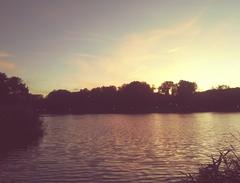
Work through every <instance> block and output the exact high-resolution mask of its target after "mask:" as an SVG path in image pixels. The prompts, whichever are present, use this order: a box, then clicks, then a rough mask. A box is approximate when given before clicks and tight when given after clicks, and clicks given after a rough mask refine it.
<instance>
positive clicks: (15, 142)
mask: <svg viewBox="0 0 240 183" xmlns="http://www.w3.org/2000/svg"><path fill="white" fill-rule="evenodd" d="M42 135H43V128H42V122H41V120H40V119H39V116H38V114H37V113H35V112H34V111H33V110H32V109H30V108H22V107H15V108H13V107H10V108H2V109H0V144H1V148H3V149H6V150H7V149H9V148H14V147H16V146H20V145H25V144H29V143H31V142H34V141H36V140H38V139H39V137H41V136H42Z"/></svg>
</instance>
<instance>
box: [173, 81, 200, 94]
mask: <svg viewBox="0 0 240 183" xmlns="http://www.w3.org/2000/svg"><path fill="white" fill-rule="evenodd" d="M196 90H197V84H196V83H195V82H190V81H185V80H180V81H179V83H178V84H177V95H178V96H191V95H192V94H194V93H195V92H196Z"/></svg>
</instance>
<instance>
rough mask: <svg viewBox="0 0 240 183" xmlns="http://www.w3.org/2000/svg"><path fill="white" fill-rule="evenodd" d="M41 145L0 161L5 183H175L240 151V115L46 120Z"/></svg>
mask: <svg viewBox="0 0 240 183" xmlns="http://www.w3.org/2000/svg"><path fill="white" fill-rule="evenodd" d="M43 120H44V124H45V125H46V135H45V136H44V137H43V139H42V140H41V141H40V142H39V144H38V145H35V146H31V147H28V148H23V149H21V148H19V149H16V150H14V151H12V152H9V153H8V154H7V155H5V156H4V157H1V159H0V180H1V181H0V182H17V183H21V182H22V183H28V182H33V183H43V182H44V183H54V182H74V183H79V182H84V183H89V182H101V183H108V182H136V183H141V182H173V181H175V180H176V179H177V178H178V177H179V176H182V174H181V171H182V172H193V171H196V170H197V168H198V167H199V164H201V163H204V162H208V161H209V160H210V158H209V155H211V154H212V153H216V152H217V151H218V149H221V148H223V147H227V146H228V145H229V144H233V145H235V146H238V142H237V141H236V140H235V139H234V138H233V136H232V134H236V135H237V136H239V137H240V135H239V134H238V132H240V114H239V113H222V114H221V113H198V114H197V113H196V114H144V115H112V114H111V115H110V114H109V115H66V116H45V117H43Z"/></svg>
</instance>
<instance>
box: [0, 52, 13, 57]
mask: <svg viewBox="0 0 240 183" xmlns="http://www.w3.org/2000/svg"><path fill="white" fill-rule="evenodd" d="M12 56H13V55H12V54H10V53H8V52H5V51H0V58H6V57H12Z"/></svg>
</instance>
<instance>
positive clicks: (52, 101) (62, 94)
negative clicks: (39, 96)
mask: <svg viewBox="0 0 240 183" xmlns="http://www.w3.org/2000/svg"><path fill="white" fill-rule="evenodd" d="M71 102H72V101H71V92H69V91H67V90H54V91H52V92H50V93H49V94H48V95H47V97H46V105H47V108H48V110H50V111H51V112H56V113H67V112H70V111H71V107H70V106H71Z"/></svg>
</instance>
